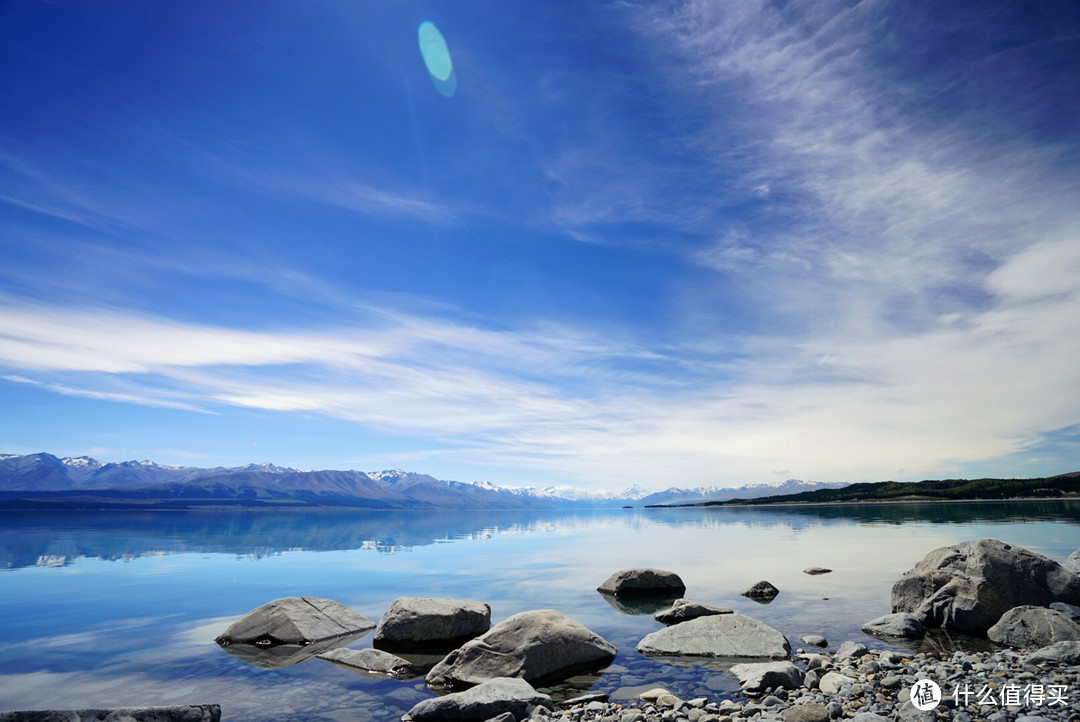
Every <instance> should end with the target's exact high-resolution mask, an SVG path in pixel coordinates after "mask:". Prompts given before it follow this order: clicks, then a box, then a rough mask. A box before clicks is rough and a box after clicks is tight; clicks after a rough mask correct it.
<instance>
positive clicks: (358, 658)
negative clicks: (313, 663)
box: [318, 647, 419, 679]
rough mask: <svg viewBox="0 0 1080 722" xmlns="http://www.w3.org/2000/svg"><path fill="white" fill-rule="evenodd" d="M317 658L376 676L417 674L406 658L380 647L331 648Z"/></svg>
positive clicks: (401, 677) (410, 675) (399, 677)
mask: <svg viewBox="0 0 1080 722" xmlns="http://www.w3.org/2000/svg"><path fill="white" fill-rule="evenodd" d="M318 657H319V659H322V660H325V661H327V662H333V663H334V664H339V665H343V666H345V667H351V668H352V669H355V670H357V671H359V672H361V673H366V674H369V675H372V676H377V677H395V678H397V679H405V678H408V677H414V676H419V675H418V674H417V672H416V668H415V667H414V666H413V665H412V663H411V662H409V661H408V660H405V659H402V658H401V657H398V656H397V655H395V654H390V653H389V652H386V651H383V650H381V649H345V648H343V647H339V648H338V649H331V650H330V651H328V652H323V653H322V654H320V655H318Z"/></svg>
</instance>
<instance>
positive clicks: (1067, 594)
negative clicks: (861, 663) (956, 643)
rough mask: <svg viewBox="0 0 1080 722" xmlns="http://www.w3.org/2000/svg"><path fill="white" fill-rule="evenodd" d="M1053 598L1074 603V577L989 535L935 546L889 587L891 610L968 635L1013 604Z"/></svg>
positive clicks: (1077, 594) (1078, 581)
mask: <svg viewBox="0 0 1080 722" xmlns="http://www.w3.org/2000/svg"><path fill="white" fill-rule="evenodd" d="M1053 602H1066V603H1069V604H1080V576H1078V575H1076V574H1073V573H1071V572H1069V571H1068V570H1066V569H1064V568H1062V567H1061V565H1059V564H1058V563H1057V562H1055V561H1053V560H1051V559H1048V558H1046V557H1044V556H1042V555H1041V554H1036V553H1034V552H1031V551H1028V550H1027V549H1024V548H1022V547H1018V546H1012V545H1009V544H1005V543H1003V542H1000V541H996V540H994V539H979V540H978V541H969V542H963V543H961V544H954V545H951V546H945V547H941V548H939V549H935V550H933V551H932V552H930V553H929V554H927V555H926V557H924V558H923V560H922V561H920V562H919V563H918V564H916V565H915V567H914V568H913V569H911V570H910V571H908V572H906V573H905V574H904V576H903V577H901V578H900V580H899V581H897V582H896V584H894V585H893V589H892V607H893V611H894V612H910V613H911V614H914V615H915V616H916V617H918V618H919V619H920V621H922V623H923V624H924V625H926V626H930V627H944V628H946V629H951V630H956V631H960V632H967V633H969V634H985V633H986V631H987V630H988V629H990V627H991V626H993V625H994V624H995V623H996V622H997V621H998V620H999V619H1000V618H1001V616H1002V615H1003V614H1005V612H1007V611H1009V610H1010V609H1012V608H1014V607H1019V606H1024V605H1037V606H1046V605H1049V604H1051V603H1053Z"/></svg>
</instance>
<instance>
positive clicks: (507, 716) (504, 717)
mask: <svg viewBox="0 0 1080 722" xmlns="http://www.w3.org/2000/svg"><path fill="white" fill-rule="evenodd" d="M487 722H517V720H516V719H515V718H514V713H513V712H510V711H506V712H503V713H502V714H500V715H498V716H496V717H492V718H491V719H489V720H487Z"/></svg>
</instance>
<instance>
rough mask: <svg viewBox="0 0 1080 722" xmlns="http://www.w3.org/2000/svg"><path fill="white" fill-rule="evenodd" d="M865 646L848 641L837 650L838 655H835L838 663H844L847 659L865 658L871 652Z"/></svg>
mask: <svg viewBox="0 0 1080 722" xmlns="http://www.w3.org/2000/svg"><path fill="white" fill-rule="evenodd" d="M869 651H870V650H868V649H867V648H866V645H865V644H859V643H858V642H852V641H847V642H844V643H843V644H841V645H840V648H839V649H837V650H836V654H835V655H833V656H834V657H835V658H836V661H838V662H842V661H844V660H845V659H856V658H858V657H863V656H865V655H866V653H867V652H869Z"/></svg>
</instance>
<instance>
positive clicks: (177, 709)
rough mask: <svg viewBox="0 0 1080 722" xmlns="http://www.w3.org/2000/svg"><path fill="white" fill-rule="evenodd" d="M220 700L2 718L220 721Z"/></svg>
mask: <svg viewBox="0 0 1080 722" xmlns="http://www.w3.org/2000/svg"><path fill="white" fill-rule="evenodd" d="M220 719H221V707H220V706H219V705H216V704H184V705H175V706H172V707H113V708H107V709H79V710H75V709H61V710H33V711H23V712H0V722H218V721H219V720H220Z"/></svg>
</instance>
